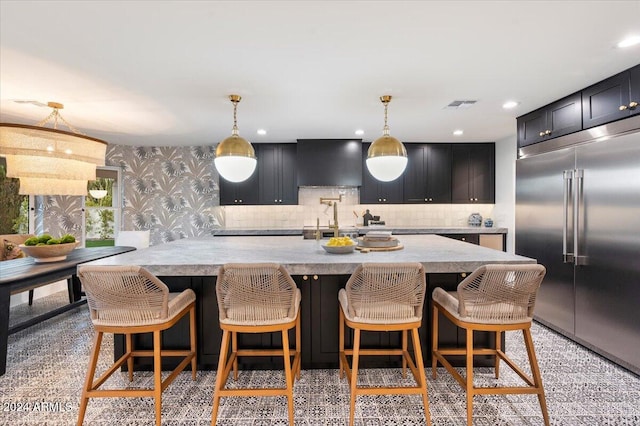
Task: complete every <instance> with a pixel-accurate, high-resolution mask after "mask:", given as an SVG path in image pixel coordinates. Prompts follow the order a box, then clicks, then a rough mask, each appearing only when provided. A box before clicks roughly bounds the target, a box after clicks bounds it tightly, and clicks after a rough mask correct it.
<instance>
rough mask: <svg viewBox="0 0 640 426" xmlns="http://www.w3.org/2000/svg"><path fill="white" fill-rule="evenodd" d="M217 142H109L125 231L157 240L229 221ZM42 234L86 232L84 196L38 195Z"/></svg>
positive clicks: (207, 231) (208, 231)
mask: <svg viewBox="0 0 640 426" xmlns="http://www.w3.org/2000/svg"><path fill="white" fill-rule="evenodd" d="M214 158H215V148H214V147H213V146H195V147H135V146H125V145H109V146H108V147H107V155H106V164H107V165H108V166H116V167H120V168H121V170H122V171H121V176H120V177H121V182H120V185H121V191H122V194H123V206H122V212H123V214H122V224H121V229H123V230H145V229H149V230H151V244H152V245H153V244H160V243H163V242H167V241H173V240H177V239H181V238H189V237H201V236H210V235H212V230H214V229H217V228H221V227H222V226H223V224H224V220H223V217H224V216H223V212H222V210H221V208H220V207H219V205H220V195H219V188H218V174H217V172H216V171H215V167H214V165H213V159H214ZM35 208H36V218H37V223H36V227H35V229H36V233H37V234H41V233H43V232H44V231H45V230H46V232H49V233H51V234H52V235H57V234H65V233H67V232H69V233H72V234H74V235H75V236H76V237H77V238H78V239H80V238H81V236H82V197H75V196H64V195H61V196H38V197H36V206H35Z"/></svg>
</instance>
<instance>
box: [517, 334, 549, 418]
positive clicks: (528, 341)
mask: <svg viewBox="0 0 640 426" xmlns="http://www.w3.org/2000/svg"><path fill="white" fill-rule="evenodd" d="M522 334H523V336H524V343H525V346H526V347H527V355H528V356H529V366H530V367H531V373H532V374H533V382H534V384H535V387H536V390H537V393H538V401H539V402H540V409H541V410H542V418H543V419H544V424H545V425H546V426H549V412H548V411H547V401H546V399H545V396H544V388H543V387H542V375H541V374H540V367H539V366H538V359H537V358H536V352H535V350H534V348H533V339H532V338H531V329H528V328H526V329H524V330H522Z"/></svg>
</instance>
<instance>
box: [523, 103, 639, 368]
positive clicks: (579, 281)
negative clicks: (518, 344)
mask: <svg viewBox="0 0 640 426" xmlns="http://www.w3.org/2000/svg"><path fill="white" fill-rule="evenodd" d="M519 155H520V159H519V160H517V162H516V250H515V251H516V253H517V254H520V255H524V256H529V257H533V258H536V259H537V260H538V262H539V263H541V264H543V265H544V266H546V268H547V275H546V278H545V280H544V282H543V284H542V286H541V287H540V291H539V292H538V299H537V302H536V312H535V313H536V319H537V320H538V321H540V322H541V323H543V324H545V325H547V326H549V327H551V328H552V329H555V330H557V331H559V332H561V333H563V334H564V335H566V336H568V337H569V338H571V339H573V340H575V341H577V342H578V343H581V344H583V345H584V346H587V347H589V348H591V349H593V350H594V351H596V352H598V353H600V354H601V355H603V356H605V357H606V358H609V359H610V360H612V361H614V362H616V363H618V364H620V365H622V366H623V367H625V368H627V369H629V370H631V371H633V372H635V373H636V374H640V116H636V117H633V118H629V119H626V120H622V121H618V122H614V123H610V124H608V125H605V126H600V127H597V128H592V129H589V130H585V131H582V132H578V133H574V134H571V135H567V136H565V137H560V138H557V139H553V140H550V141H547V142H544V143H540V144H537V145H532V146H528V147H525V148H522V149H521V150H520V153H519Z"/></svg>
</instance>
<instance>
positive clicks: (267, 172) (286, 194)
mask: <svg viewBox="0 0 640 426" xmlns="http://www.w3.org/2000/svg"><path fill="white" fill-rule="evenodd" d="M258 153H259V155H258V192H259V203H260V204H262V205H274V204H282V205H285V204H288V205H295V204H298V184H297V176H296V173H297V172H296V144H292V143H289V144H259V145H258Z"/></svg>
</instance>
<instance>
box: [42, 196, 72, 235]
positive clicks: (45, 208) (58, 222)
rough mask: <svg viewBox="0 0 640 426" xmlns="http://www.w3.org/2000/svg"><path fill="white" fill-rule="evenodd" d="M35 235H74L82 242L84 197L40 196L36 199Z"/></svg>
mask: <svg viewBox="0 0 640 426" xmlns="http://www.w3.org/2000/svg"><path fill="white" fill-rule="evenodd" d="M34 208H35V213H36V214H35V218H36V222H35V233H36V235H40V234H43V233H45V232H47V233H49V234H51V235H52V236H53V237H59V236H61V235H64V234H73V235H74V236H75V237H76V239H77V240H78V241H81V240H82V197H75V196H68V195H38V196H36V197H35V206H34Z"/></svg>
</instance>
